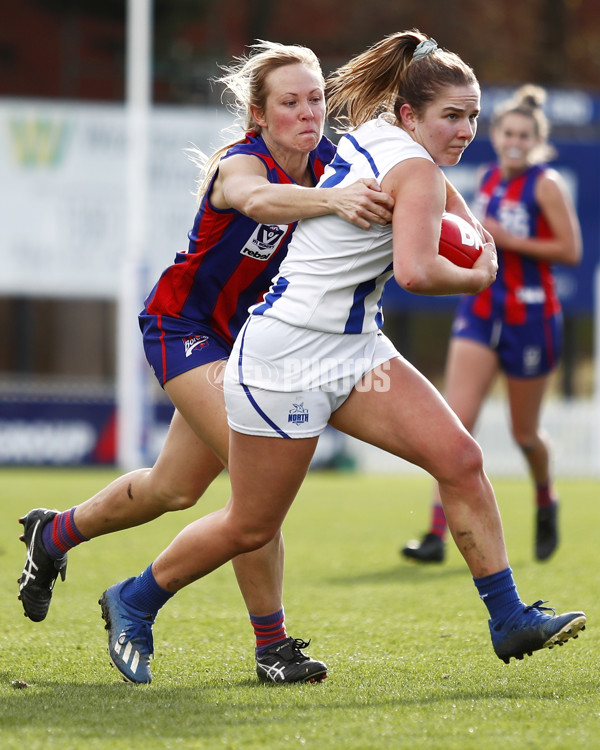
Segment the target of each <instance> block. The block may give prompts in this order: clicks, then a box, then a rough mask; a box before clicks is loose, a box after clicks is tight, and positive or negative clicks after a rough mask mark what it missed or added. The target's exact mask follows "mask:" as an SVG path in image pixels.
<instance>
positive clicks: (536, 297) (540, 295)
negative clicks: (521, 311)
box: [515, 286, 546, 305]
mask: <svg viewBox="0 0 600 750" xmlns="http://www.w3.org/2000/svg"><path fill="white" fill-rule="evenodd" d="M515 294H516V296H517V299H518V300H519V302H522V303H523V304H524V305H543V304H544V302H545V301H546V293H545V292H544V290H543V288H542V287H541V286H521V287H519V288H518V289H517V290H516V292H515Z"/></svg>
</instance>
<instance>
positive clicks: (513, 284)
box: [503, 175, 527, 325]
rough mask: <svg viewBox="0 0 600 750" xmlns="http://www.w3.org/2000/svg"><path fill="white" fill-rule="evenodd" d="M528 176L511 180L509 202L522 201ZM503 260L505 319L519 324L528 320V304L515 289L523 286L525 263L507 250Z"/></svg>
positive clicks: (507, 196) (507, 199)
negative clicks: (505, 288) (517, 294)
mask: <svg viewBox="0 0 600 750" xmlns="http://www.w3.org/2000/svg"><path fill="white" fill-rule="evenodd" d="M526 177H527V176H526V175H521V176H520V177H517V178H516V179H514V180H511V181H510V183H509V185H508V188H507V190H506V196H505V200H506V201H507V202H511V201H512V202H514V203H519V202H520V200H521V195H522V194H523V185H524V184H525V181H526ZM503 261H504V283H505V285H506V287H507V291H506V299H505V300H504V305H505V308H504V309H505V320H506V322H507V323H510V324H512V325H519V324H522V323H525V321H526V320H527V305H525V304H524V303H523V302H522V301H521V300H520V299H519V298H518V297H517V296H516V294H515V289H520V288H521V287H522V286H523V281H524V280H523V265H522V263H521V258H520V257H519V256H518V255H516V254H515V253H511V252H510V251H506V250H505V251H503Z"/></svg>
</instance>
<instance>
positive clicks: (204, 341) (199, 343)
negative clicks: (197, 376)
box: [183, 336, 208, 357]
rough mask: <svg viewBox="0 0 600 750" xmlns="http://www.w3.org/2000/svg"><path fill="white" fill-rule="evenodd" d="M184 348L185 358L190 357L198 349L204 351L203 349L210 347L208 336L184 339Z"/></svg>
mask: <svg viewBox="0 0 600 750" xmlns="http://www.w3.org/2000/svg"><path fill="white" fill-rule="evenodd" d="M183 346H184V347H185V356H186V357H189V356H190V354H191V353H192V352H193V351H194V349H196V348H197V347H200V348H201V349H202V347H204V346H208V336H190V337H189V338H187V339H183Z"/></svg>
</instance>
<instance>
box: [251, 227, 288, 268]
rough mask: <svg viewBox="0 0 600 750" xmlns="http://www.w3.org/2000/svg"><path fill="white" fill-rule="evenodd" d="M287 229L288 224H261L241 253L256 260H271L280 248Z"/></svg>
mask: <svg viewBox="0 0 600 750" xmlns="http://www.w3.org/2000/svg"><path fill="white" fill-rule="evenodd" d="M287 228H288V226H287V224H281V225H277V224H259V225H258V226H257V227H256V229H255V230H254V232H253V233H252V235H251V236H250V238H249V239H248V241H247V242H246V244H245V245H244V247H243V248H242V249H241V250H240V253H241V254H242V255H247V256H248V257H249V258H254V259H255V260H260V261H267V260H269V258H270V257H271V256H272V255H273V253H274V252H275V251H276V250H277V248H278V247H279V244H280V242H281V240H282V238H283V237H284V235H285V233H286V231H287Z"/></svg>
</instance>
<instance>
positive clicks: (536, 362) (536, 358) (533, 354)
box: [523, 346, 542, 375]
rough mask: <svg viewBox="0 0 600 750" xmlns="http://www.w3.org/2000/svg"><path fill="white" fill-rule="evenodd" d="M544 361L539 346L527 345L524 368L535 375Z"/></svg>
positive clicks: (524, 352)
mask: <svg viewBox="0 0 600 750" xmlns="http://www.w3.org/2000/svg"><path fill="white" fill-rule="evenodd" d="M541 361H542V352H541V350H540V347H539V346H526V347H525V348H524V349H523V370H524V371H525V372H526V373H527V374H529V375H533V374H535V373H537V372H538V370H539V368H540V363H541Z"/></svg>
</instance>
